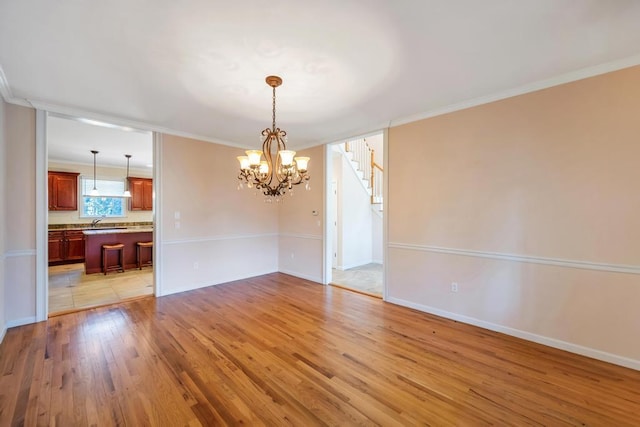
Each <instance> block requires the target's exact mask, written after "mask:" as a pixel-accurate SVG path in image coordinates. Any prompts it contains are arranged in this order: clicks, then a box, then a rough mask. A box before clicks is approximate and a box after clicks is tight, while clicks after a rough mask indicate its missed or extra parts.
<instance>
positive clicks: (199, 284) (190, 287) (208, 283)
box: [157, 270, 277, 297]
mask: <svg viewBox="0 0 640 427" xmlns="http://www.w3.org/2000/svg"><path fill="white" fill-rule="evenodd" d="M271 273H277V270H269V271H263V272H257V273H252V274H251V275H250V276H245V275H239V276H237V277H233V278H231V279H229V280H225V281H224V282H214V281H202V282H195V283H191V284H189V285H186V286H181V287H179V288H173V289H170V290H168V291H166V292H163V293H162V295H157V296H158V297H165V296H168V295H173V294H179V293H180V292H187V291H195V290H196V289H201V288H206V287H208V286H216V285H222V284H223V283H229V282H235V281H236V280H245V279H250V278H252V277H258V276H264V275H265V274H271ZM165 287H166V285H165Z"/></svg>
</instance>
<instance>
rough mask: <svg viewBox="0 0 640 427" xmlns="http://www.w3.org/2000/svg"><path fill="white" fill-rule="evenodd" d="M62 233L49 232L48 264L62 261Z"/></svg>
mask: <svg viewBox="0 0 640 427" xmlns="http://www.w3.org/2000/svg"><path fill="white" fill-rule="evenodd" d="M64 247H65V245H64V231H50V232H49V264H51V263H54V262H59V261H63V260H64Z"/></svg>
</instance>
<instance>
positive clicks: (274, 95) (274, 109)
mask: <svg viewBox="0 0 640 427" xmlns="http://www.w3.org/2000/svg"><path fill="white" fill-rule="evenodd" d="M272 107H273V113H272V119H273V121H272V122H271V126H272V129H273V131H274V132H275V131H276V87H275V86H274V87H273V97H272Z"/></svg>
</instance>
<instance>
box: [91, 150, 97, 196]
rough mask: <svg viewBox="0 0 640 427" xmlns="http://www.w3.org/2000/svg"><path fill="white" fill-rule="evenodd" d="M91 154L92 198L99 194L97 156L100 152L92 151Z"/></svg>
mask: <svg viewBox="0 0 640 427" xmlns="http://www.w3.org/2000/svg"><path fill="white" fill-rule="evenodd" d="M91 153H92V154H93V189H92V190H91V191H90V192H89V195H90V196H97V195H98V194H99V193H98V189H97V188H96V154H98V152H97V151H96V150H91Z"/></svg>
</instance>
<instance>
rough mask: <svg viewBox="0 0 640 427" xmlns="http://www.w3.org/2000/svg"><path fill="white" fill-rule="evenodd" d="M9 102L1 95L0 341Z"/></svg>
mask: <svg viewBox="0 0 640 427" xmlns="http://www.w3.org/2000/svg"><path fill="white" fill-rule="evenodd" d="M6 108H7V104H6V103H5V102H4V100H3V99H2V97H0V342H2V338H4V334H5V332H6V330H7V327H6V315H5V304H6V303H5V301H6V296H5V281H6V278H5V256H6V254H5V246H6V245H5V239H6V231H5V229H6V224H5V218H6V213H5V212H6V204H7V200H6V196H5V185H6V181H7V177H6V170H7V163H6V156H5V151H6V148H5V147H6V138H5V133H6V129H7V123H6V119H5V111H6Z"/></svg>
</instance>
